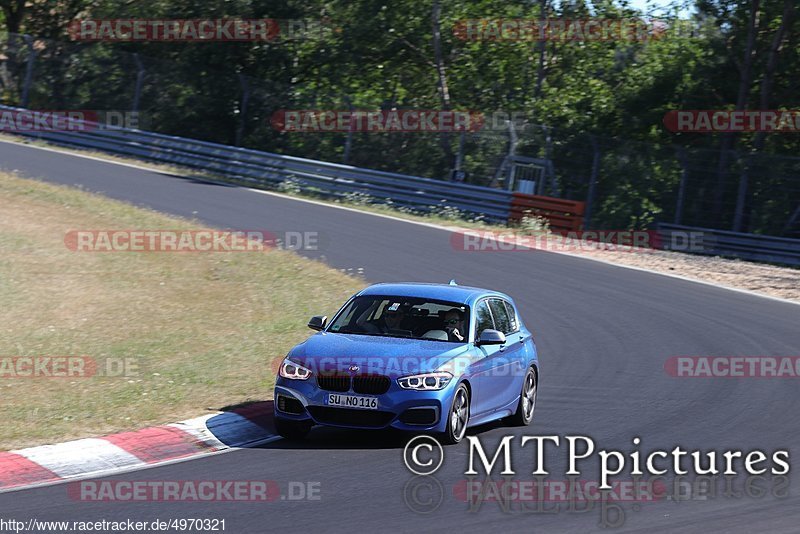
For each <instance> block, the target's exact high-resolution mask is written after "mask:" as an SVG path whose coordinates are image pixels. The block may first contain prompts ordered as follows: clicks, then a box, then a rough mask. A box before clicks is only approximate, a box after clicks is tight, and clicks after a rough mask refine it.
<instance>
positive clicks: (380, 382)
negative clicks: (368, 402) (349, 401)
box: [353, 375, 389, 395]
mask: <svg viewBox="0 0 800 534" xmlns="http://www.w3.org/2000/svg"><path fill="white" fill-rule="evenodd" d="M388 390H389V377H388V376H383V375H358V376H354V377H353V391H355V392H356V393H364V394H366V395H383V394H384V393H386V392H387V391H388Z"/></svg>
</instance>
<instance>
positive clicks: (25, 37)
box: [20, 35, 36, 108]
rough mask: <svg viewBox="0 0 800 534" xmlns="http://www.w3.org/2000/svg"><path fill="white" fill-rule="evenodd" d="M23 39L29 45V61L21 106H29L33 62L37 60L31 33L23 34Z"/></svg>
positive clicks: (26, 66)
mask: <svg viewBox="0 0 800 534" xmlns="http://www.w3.org/2000/svg"><path fill="white" fill-rule="evenodd" d="M22 40H23V41H25V46H27V47H28V61H27V63H26V65H25V81H24V82H23V84H22V97H21V98H20V100H21V106H22V107H23V108H26V107H28V95H29V94H30V89H31V81H32V80H33V63H34V61H36V50H35V49H34V48H33V38H32V37H31V36H30V35H23V36H22Z"/></svg>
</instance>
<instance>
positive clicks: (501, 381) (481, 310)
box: [471, 298, 513, 416]
mask: <svg viewBox="0 0 800 534" xmlns="http://www.w3.org/2000/svg"><path fill="white" fill-rule="evenodd" d="M491 300H492V299H489V298H486V299H482V300H480V301H478V303H477V304H476V305H475V312H474V315H475V319H474V329H473V332H472V333H473V336H474V337H473V339H474V340H476V341H477V340H478V338H479V337H480V335H481V332H482V331H483V330H485V329H487V328H491V329H494V330H497V329H498V328H497V324H496V322H495V317H494V315H493V313H492V309H491V307H492V305H491ZM505 317H506V319H508V314H507V312H506V313H505ZM500 319H501V320H502V316H500ZM507 346H508V343H506V344H504V345H486V346H476V347H475V351H476V353H477V356H478V359H477V361H475V363H473V364H472V365H471V368H472V371H473V372H472V373H471V374H472V382H473V386H474V387H473V391H472V403H471V409H472V413H473V414H474V415H476V416H479V415H482V414H488V413H491V412H492V411H494V410H497V409H498V408H500V407H501V406H503V403H504V401H505V399H506V398H507V397H508V394H509V393H508V391H509V387H510V386H509V383H510V381H511V380H512V378H513V377H511V376H509V375H510V374H511V373H512V372H513V361H512V360H510V359H509V358H508V357H507V354H506V352H507Z"/></svg>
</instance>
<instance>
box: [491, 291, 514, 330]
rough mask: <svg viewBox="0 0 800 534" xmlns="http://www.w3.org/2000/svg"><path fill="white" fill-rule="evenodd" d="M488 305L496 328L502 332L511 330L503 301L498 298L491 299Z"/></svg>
mask: <svg viewBox="0 0 800 534" xmlns="http://www.w3.org/2000/svg"><path fill="white" fill-rule="evenodd" d="M489 307H490V308H491V310H492V316H493V317H494V322H495V324H496V325H497V330H500V331H501V332H502V333H504V334H510V333H511V332H513V331H514V330H513V329H512V328H511V319H509V317H508V310H506V306H505V304H503V301H502V300H500V299H491V300H489Z"/></svg>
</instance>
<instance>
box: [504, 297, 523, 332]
mask: <svg viewBox="0 0 800 534" xmlns="http://www.w3.org/2000/svg"><path fill="white" fill-rule="evenodd" d="M503 304H505V305H506V309H507V310H508V319H509V320H510V321H511V331H512V332H516V331H517V330H519V325H518V324H517V312H516V310H514V306H512V305H511V303H510V302H508V301H506V300H504V301H503Z"/></svg>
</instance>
